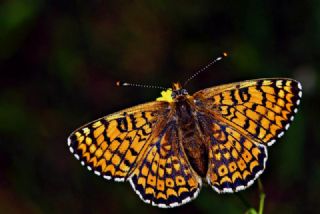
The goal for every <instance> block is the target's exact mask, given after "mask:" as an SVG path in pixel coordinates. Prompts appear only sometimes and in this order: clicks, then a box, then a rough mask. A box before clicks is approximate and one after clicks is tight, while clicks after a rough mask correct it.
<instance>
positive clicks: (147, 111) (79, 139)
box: [68, 102, 168, 181]
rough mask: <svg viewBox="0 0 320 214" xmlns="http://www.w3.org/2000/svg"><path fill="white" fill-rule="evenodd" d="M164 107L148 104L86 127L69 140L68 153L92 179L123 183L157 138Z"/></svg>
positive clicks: (109, 116) (74, 133) (162, 104)
mask: <svg viewBox="0 0 320 214" xmlns="http://www.w3.org/2000/svg"><path fill="white" fill-rule="evenodd" d="M167 105H168V104H167V103H166V102H150V103H146V104H142V105H138V106H135V107H132V108H128V109H125V110H123V111H120V112H117V113H114V114H111V115H108V116H105V117H103V118H100V119H98V120H96V121H93V122H91V123H89V124H86V125H84V126H83V127H81V128H79V129H77V130H76V131H74V132H73V133H72V134H71V135H70V136H69V138H68V146H69V149H70V151H71V153H73V154H74V156H75V157H76V159H78V160H80V161H81V164H82V165H83V166H86V167H87V169H88V170H90V171H91V170H92V171H93V172H94V173H95V174H96V175H99V176H102V177H104V178H106V179H108V180H109V179H114V180H116V181H124V180H126V179H127V177H128V176H129V175H130V172H131V170H132V169H133V168H134V167H135V166H136V162H137V160H138V159H139V157H140V156H142V154H143V152H144V150H145V149H146V147H147V144H148V142H149V140H150V139H151V138H152V136H153V135H156V134H157V131H156V130H157V126H160V123H161V120H162V118H164V117H163V116H164V114H165V112H166V111H167V110H166V109H167Z"/></svg>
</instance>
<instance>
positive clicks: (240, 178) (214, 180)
mask: <svg viewBox="0 0 320 214" xmlns="http://www.w3.org/2000/svg"><path fill="white" fill-rule="evenodd" d="M210 131H211V133H212V134H211V136H210V144H209V167H208V172H207V181H208V183H209V184H210V185H211V186H212V187H213V189H214V190H215V191H217V192H218V193H225V192H229V193H231V192H237V191H240V190H243V189H245V188H247V187H249V186H250V185H251V184H253V182H254V180H255V179H256V178H258V176H259V175H260V174H261V173H262V172H263V170H264V169H265V165H266V161H267V149H266V146H265V145H262V144H258V143H257V142H254V140H253V139H251V138H247V137H245V136H244V135H242V134H241V133H240V132H238V131H237V130H236V129H234V128H232V127H230V126H228V125H225V124H222V123H220V122H218V121H215V122H212V123H211V126H210Z"/></svg>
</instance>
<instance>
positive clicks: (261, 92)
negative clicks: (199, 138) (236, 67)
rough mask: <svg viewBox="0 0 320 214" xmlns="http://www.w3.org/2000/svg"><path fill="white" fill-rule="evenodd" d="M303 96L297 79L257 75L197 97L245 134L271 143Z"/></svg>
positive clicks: (286, 127) (279, 133) (205, 90)
mask: <svg viewBox="0 0 320 214" xmlns="http://www.w3.org/2000/svg"><path fill="white" fill-rule="evenodd" d="M301 96H302V87H301V84H300V83H299V82H297V81H295V80H292V79H257V80H248V81H243V82H238V83H231V84H226V85H221V86H217V87H212V88H208V89H204V90H201V91H198V92H196V93H195V94H194V99H195V100H200V101H201V103H202V105H203V106H204V107H205V108H206V109H208V111H210V112H211V113H212V114H213V115H214V117H215V118H219V120H221V121H223V122H224V123H226V124H227V125H230V126H232V127H234V128H235V129H237V130H238V131H240V132H241V133H242V134H244V135H246V136H248V137H250V138H252V139H254V140H255V141H256V142H258V143H261V144H264V145H272V144H273V143H274V142H275V141H276V139H277V138H280V137H282V136H283V134H284V131H285V130H287V129H288V128H289V126H290V123H291V121H293V118H294V115H295V114H296V113H297V111H298V110H297V106H298V105H299V104H300V99H301Z"/></svg>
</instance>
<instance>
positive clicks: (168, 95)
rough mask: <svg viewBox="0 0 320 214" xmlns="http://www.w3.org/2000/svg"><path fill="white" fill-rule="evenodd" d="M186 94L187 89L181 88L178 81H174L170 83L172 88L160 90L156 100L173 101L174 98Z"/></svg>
mask: <svg viewBox="0 0 320 214" xmlns="http://www.w3.org/2000/svg"><path fill="white" fill-rule="evenodd" d="M186 95H188V92H187V90H186V89H184V88H182V86H181V84H180V83H179V82H176V83H173V84H172V88H168V89H167V90H166V91H162V92H161V97H158V98H157V101H166V102H173V101H174V100H175V99H176V98H178V97H181V96H186Z"/></svg>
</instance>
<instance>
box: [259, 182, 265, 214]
mask: <svg viewBox="0 0 320 214" xmlns="http://www.w3.org/2000/svg"><path fill="white" fill-rule="evenodd" d="M258 188H259V192H260V203H259V214H263V208H264V200H265V198H266V194H265V193H264V190H263V185H262V183H261V180H260V178H258Z"/></svg>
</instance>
